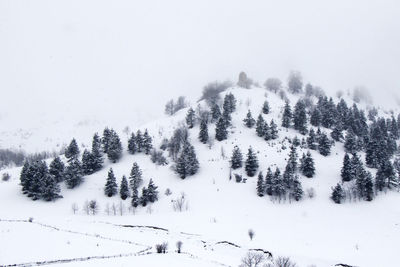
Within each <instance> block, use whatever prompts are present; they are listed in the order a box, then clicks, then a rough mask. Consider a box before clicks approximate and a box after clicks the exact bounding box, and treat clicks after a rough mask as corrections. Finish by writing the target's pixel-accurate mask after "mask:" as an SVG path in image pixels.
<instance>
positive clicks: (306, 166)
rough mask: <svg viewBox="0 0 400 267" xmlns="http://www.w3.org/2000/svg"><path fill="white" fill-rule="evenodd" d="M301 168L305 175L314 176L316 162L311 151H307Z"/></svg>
mask: <svg viewBox="0 0 400 267" xmlns="http://www.w3.org/2000/svg"><path fill="white" fill-rule="evenodd" d="M304 156H305V155H304ZM300 169H301V173H302V174H303V175H304V176H305V177H308V178H312V177H313V176H314V174H315V164H314V159H313V158H312V156H311V153H310V151H308V152H307V155H306V156H305V157H304V159H303V160H302V164H301V166H300Z"/></svg>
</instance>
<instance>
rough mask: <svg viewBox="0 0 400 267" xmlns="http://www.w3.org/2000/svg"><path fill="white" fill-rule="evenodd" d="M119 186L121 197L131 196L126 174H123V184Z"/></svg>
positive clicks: (123, 198)
mask: <svg viewBox="0 0 400 267" xmlns="http://www.w3.org/2000/svg"><path fill="white" fill-rule="evenodd" d="M119 188H120V189H119V195H120V196H121V199H122V200H125V199H127V198H128V197H129V186H128V180H127V179H126V176H125V175H124V176H122V180H121V186H120V187H119Z"/></svg>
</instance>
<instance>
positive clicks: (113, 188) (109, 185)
mask: <svg viewBox="0 0 400 267" xmlns="http://www.w3.org/2000/svg"><path fill="white" fill-rule="evenodd" d="M117 193H118V185H117V180H116V179H115V175H114V172H113V169H112V168H110V170H109V171H108V175H107V180H106V185H105V186H104V194H105V195H106V196H108V197H112V196H114V195H116V194H117Z"/></svg>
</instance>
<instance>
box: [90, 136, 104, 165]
mask: <svg viewBox="0 0 400 267" xmlns="http://www.w3.org/2000/svg"><path fill="white" fill-rule="evenodd" d="M92 157H93V166H92V169H93V172H97V171H99V170H101V168H103V161H104V160H103V154H102V152H101V140H100V137H99V135H98V134H97V133H95V134H94V136H93V140H92Z"/></svg>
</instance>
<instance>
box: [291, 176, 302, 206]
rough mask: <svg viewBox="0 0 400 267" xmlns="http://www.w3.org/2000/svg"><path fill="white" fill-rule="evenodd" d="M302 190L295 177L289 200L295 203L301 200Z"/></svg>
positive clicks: (297, 178)
mask: <svg viewBox="0 0 400 267" xmlns="http://www.w3.org/2000/svg"><path fill="white" fill-rule="evenodd" d="M303 193H304V192H303V188H302V186H301V183H300V181H299V177H298V176H297V175H296V176H295V178H294V180H293V188H292V191H291V198H293V199H294V200H296V201H299V200H300V199H302V198H303Z"/></svg>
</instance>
